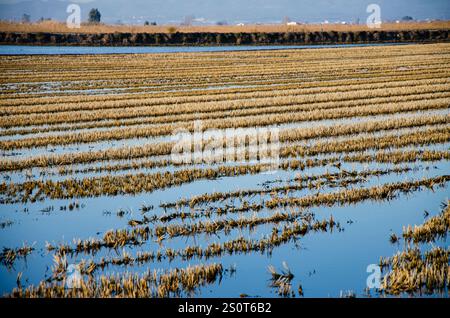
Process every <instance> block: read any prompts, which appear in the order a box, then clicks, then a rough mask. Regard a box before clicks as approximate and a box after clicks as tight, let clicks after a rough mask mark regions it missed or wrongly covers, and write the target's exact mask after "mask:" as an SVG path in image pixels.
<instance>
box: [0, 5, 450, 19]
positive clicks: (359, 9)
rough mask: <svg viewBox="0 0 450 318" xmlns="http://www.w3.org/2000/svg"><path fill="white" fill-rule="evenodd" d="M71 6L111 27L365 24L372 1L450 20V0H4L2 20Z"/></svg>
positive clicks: (393, 15) (390, 13) (55, 14)
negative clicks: (189, 22) (186, 21)
mask: <svg viewBox="0 0 450 318" xmlns="http://www.w3.org/2000/svg"><path fill="white" fill-rule="evenodd" d="M69 3H79V4H80V6H81V11H82V16H83V18H86V17H87V12H88V11H89V10H90V9H91V8H98V9H99V10H100V12H101V13H102V20H103V21H104V22H107V23H115V22H117V21H118V20H120V21H122V22H124V23H136V24H140V23H141V22H143V21H145V20H148V21H156V22H158V23H160V24H161V23H171V22H172V23H177V22H181V21H182V20H183V18H184V17H185V16H194V17H195V18H196V23H198V24H202V23H205V24H214V23H216V22H217V21H227V22H229V23H236V22H246V23H258V22H259V23H278V22H280V21H281V20H282V19H283V17H285V16H288V17H289V18H290V19H291V20H293V21H299V22H322V21H324V20H328V21H330V22H336V21H348V22H357V21H358V19H359V21H360V22H364V21H365V20H366V18H367V16H368V13H367V12H366V8H367V6H368V5H369V4H372V3H375V4H378V5H379V6H380V8H381V18H382V20H384V21H387V20H397V19H401V18H402V17H403V16H406V15H408V16H412V17H413V18H415V19H418V20H425V19H447V20H450V0H70V1H69V0H0V18H1V19H16V20H17V19H20V17H21V16H22V14H23V13H27V14H29V15H31V19H32V20H37V19H39V18H40V17H45V18H53V19H58V20H65V18H66V16H67V13H66V8H67V5H68V4H69Z"/></svg>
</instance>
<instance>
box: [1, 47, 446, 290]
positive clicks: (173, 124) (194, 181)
mask: <svg viewBox="0 0 450 318" xmlns="http://www.w3.org/2000/svg"><path fill="white" fill-rule="evenodd" d="M42 49H44V48H33V49H30V48H27V47H24V51H21V52H18V53H19V54H12V52H11V51H10V50H6V51H5V48H4V47H0V54H3V55H1V56H0V69H1V72H0V113H1V115H2V116H1V117H0V153H1V156H2V157H1V164H0V248H1V250H0V293H1V294H2V295H4V296H12V297H116V296H118V297H178V296H186V297H369V296H371V297H406V296H427V297H448V286H449V283H450V266H449V255H450V254H449V253H450V251H449V241H448V237H447V234H448V231H449V228H450V208H449V191H448V182H449V181H450V174H449V172H450V162H449V159H450V148H449V146H450V125H449V123H450V70H449V68H448V65H449V62H450V45H449V44H427V45H392V46H390V45H383V46H380V47H378V46H371V47H364V46H354V47H353V46H349V47H339V48H335V47H327V48H320V49H307V48H304V49H302V50H295V49H293V48H283V50H278V49H279V48H270V47H268V48H266V49H264V50H242V49H241V50H239V51H233V50H228V51H227V52H224V50H225V48H223V49H221V50H214V49H208V50H201V51H198V52H197V51H192V50H184V49H183V50H178V51H177V50H175V49H173V48H172V51H152V52H147V51H145V52H144V51H143V52H136V51H134V50H131V51H120V50H118V49H119V48H108V49H112V50H113V51H111V52H109V51H108V52H98V53H108V55H105V54H92V52H91V53H89V54H85V52H84V51H83V50H85V48H64V50H65V49H68V50H75V51H73V52H70V53H67V52H63V51H58V50H59V49H55V51H50V52H47V53H43V51H42ZM99 49H100V48H99ZM130 49H131V48H130ZM136 49H140V48H136ZM125 53H126V54H125ZM135 53H140V54H135ZM145 53H151V54H145ZM8 54H10V55H8ZM20 54H29V55H20ZM52 54H63V55H52ZM64 54H66V55H64ZM77 54H78V55H77ZM180 154H181V155H182V156H181V157H180V156H179V155H180Z"/></svg>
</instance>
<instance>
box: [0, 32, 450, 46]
mask: <svg viewBox="0 0 450 318" xmlns="http://www.w3.org/2000/svg"><path fill="white" fill-rule="evenodd" d="M449 34H450V30H449V29H444V30H407V31H357V32H337V31H336V32H335V31H324V32H270V33H268V32H256V33H211V32H201V33H178V32H177V33H98V34H88V33H47V32H29V33H21V32H0V44H23V45H80V46H123V45H125V46H145V45H303V44H351V43H356V44H357V43H386V42H445V41H449V40H450V37H449Z"/></svg>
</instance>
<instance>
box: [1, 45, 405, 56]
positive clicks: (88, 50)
mask: <svg viewBox="0 0 450 318" xmlns="http://www.w3.org/2000/svg"><path fill="white" fill-rule="evenodd" d="M406 44H407V43H371V44H337V45H255V46H250V45H242V46H32V45H0V55H22V54H27V55H42V54H144V53H189V52H230V51H260V50H286V49H313V48H335V47H365V46H386V45H406Z"/></svg>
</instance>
